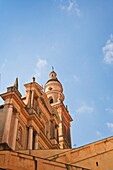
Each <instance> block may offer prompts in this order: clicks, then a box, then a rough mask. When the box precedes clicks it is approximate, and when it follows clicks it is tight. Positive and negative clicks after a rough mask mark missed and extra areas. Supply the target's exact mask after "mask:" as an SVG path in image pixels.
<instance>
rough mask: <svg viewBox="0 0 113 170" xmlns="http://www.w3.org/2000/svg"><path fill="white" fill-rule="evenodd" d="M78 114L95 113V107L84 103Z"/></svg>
mask: <svg viewBox="0 0 113 170" xmlns="http://www.w3.org/2000/svg"><path fill="white" fill-rule="evenodd" d="M76 112H77V113H93V112H94V107H92V106H89V105H87V104H86V103H82V104H81V106H80V107H79V108H78V109H77V110H76Z"/></svg>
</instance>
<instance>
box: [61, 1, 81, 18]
mask: <svg viewBox="0 0 113 170" xmlns="http://www.w3.org/2000/svg"><path fill="white" fill-rule="evenodd" d="M60 8H61V9H62V10H65V11H66V12H68V13H70V12H71V13H75V14H76V15H77V16H81V11H80V8H79V5H78V3H77V1H76V0H66V1H64V0H61V1H60Z"/></svg>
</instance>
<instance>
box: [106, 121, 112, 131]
mask: <svg viewBox="0 0 113 170" xmlns="http://www.w3.org/2000/svg"><path fill="white" fill-rule="evenodd" d="M106 125H107V127H108V128H109V129H110V130H111V131H112V132H113V123H106Z"/></svg>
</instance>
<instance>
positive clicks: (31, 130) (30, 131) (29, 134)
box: [28, 126, 33, 149]
mask: <svg viewBox="0 0 113 170" xmlns="http://www.w3.org/2000/svg"><path fill="white" fill-rule="evenodd" d="M32 146H33V126H30V127H29V132H28V149H32Z"/></svg>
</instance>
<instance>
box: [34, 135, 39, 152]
mask: <svg viewBox="0 0 113 170" xmlns="http://www.w3.org/2000/svg"><path fill="white" fill-rule="evenodd" d="M38 137H39V135H38V133H36V134H35V146H34V149H38Z"/></svg>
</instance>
